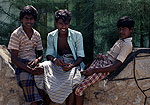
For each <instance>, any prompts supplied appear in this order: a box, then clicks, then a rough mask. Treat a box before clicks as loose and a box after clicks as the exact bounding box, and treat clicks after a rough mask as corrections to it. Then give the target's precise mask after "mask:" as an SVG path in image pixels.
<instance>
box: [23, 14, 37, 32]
mask: <svg viewBox="0 0 150 105" xmlns="http://www.w3.org/2000/svg"><path fill="white" fill-rule="evenodd" d="M21 22H22V25H23V26H24V27H25V28H29V29H30V28H32V26H33V24H34V23H35V20H34V17H33V16H32V15H25V16H24V17H23V19H22V20H21Z"/></svg>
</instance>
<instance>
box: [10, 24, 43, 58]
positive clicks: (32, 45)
mask: <svg viewBox="0 0 150 105" xmlns="http://www.w3.org/2000/svg"><path fill="white" fill-rule="evenodd" d="M8 49H10V50H11V49H14V50H18V51H19V52H18V58H20V59H28V60H30V61H31V60H34V59H35V58H36V54H35V51H36V50H43V47H42V41H41V36H40V34H39V32H37V31H36V30H35V29H33V35H32V38H31V39H29V38H28V36H27V35H26V33H25V32H24V30H23V27H22V26H20V27H18V28H17V29H16V30H15V31H14V32H13V33H12V34H11V37H10V41H9V44H8Z"/></svg>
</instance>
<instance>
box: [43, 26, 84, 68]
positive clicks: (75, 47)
mask: <svg viewBox="0 0 150 105" xmlns="http://www.w3.org/2000/svg"><path fill="white" fill-rule="evenodd" d="M57 40H58V29H56V30H54V31H52V32H50V33H49V34H48V36H47V50H46V56H47V55H52V56H54V57H58V52H57ZM67 42H68V44H69V47H70V49H71V51H72V54H73V57H74V59H75V60H76V59H77V58H78V57H85V55H84V48H83V37H82V34H81V33H80V32H78V31H75V30H72V29H70V28H68V38H67ZM82 67H83V64H82Z"/></svg>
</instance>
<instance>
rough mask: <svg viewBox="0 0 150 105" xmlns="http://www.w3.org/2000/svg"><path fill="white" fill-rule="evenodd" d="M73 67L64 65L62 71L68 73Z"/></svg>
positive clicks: (69, 64)
mask: <svg viewBox="0 0 150 105" xmlns="http://www.w3.org/2000/svg"><path fill="white" fill-rule="evenodd" d="M73 67H74V66H73V64H71V63H65V65H64V66H62V69H63V70H64V71H69V70H70V69H72V68H73Z"/></svg>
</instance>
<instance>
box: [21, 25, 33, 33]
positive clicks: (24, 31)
mask: <svg viewBox="0 0 150 105" xmlns="http://www.w3.org/2000/svg"><path fill="white" fill-rule="evenodd" d="M32 30H33V35H34V33H35V30H34V29H33V28H32ZM20 31H22V32H24V33H25V31H24V30H23V26H22V25H21V26H20Z"/></svg>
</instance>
